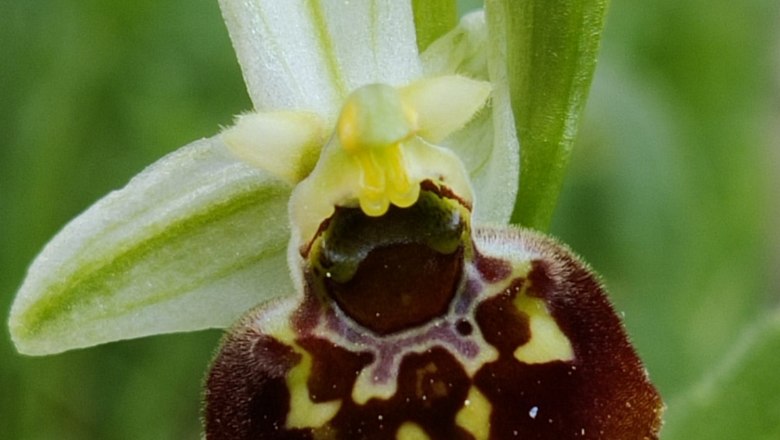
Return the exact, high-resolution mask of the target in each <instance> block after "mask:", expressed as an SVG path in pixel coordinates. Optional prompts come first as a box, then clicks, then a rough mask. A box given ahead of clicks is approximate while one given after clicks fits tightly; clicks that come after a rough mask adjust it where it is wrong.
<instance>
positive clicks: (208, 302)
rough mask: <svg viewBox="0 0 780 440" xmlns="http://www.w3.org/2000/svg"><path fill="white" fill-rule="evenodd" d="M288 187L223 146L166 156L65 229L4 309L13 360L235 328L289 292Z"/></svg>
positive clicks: (197, 146) (204, 145)
mask: <svg viewBox="0 0 780 440" xmlns="http://www.w3.org/2000/svg"><path fill="white" fill-rule="evenodd" d="M289 194H290V187H289V186H288V185H286V184H283V183H281V182H280V181H278V180H276V179H272V178H269V177H268V176H267V175H266V174H264V173H263V172H261V171H259V170H257V169H255V168H252V167H250V166H248V165H246V164H244V163H243V162H240V161H237V160H235V159H234V158H233V157H232V156H231V155H230V153H229V152H228V151H227V149H226V147H225V146H224V145H223V144H222V143H221V142H220V141H219V140H218V138H212V139H205V140H201V141H197V142H194V143H193V144H190V145H189V146H186V147H184V148H182V149H180V150H178V151H177V152H175V153H172V154H170V155H169V156H166V157H165V158H163V159H161V160H160V161H158V162H157V163H155V164H154V165H152V166H150V167H149V168H147V169H146V170H145V171H144V172H142V173H141V174H139V175H138V176H136V177H135V178H134V179H133V180H131V181H130V183H128V185H127V186H126V187H125V188H123V189H121V190H119V191H115V192H113V193H111V194H109V195H107V196H106V197H104V198H103V199H101V200H100V201H98V202H97V203H96V204H95V205H93V206H92V207H91V208H89V209H88V210H87V211H86V212H84V213H83V214H81V215H80V216H79V217H77V218H76V219H74V220H73V221H72V222H71V223H69V224H68V225H66V226H65V228H63V230H62V231H61V232H60V233H59V234H57V236H55V237H54V239H52V241H51V242H50V243H49V244H48V245H47V246H46V247H45V248H44V249H43V251H42V252H41V253H40V254H39V255H38V257H37V258H36V260H35V261H34V262H33V264H32V266H31V267H30V269H29V272H28V275H27V278H26V280H25V281H24V284H23V285H22V287H21V289H20V290H19V293H18V294H17V297H16V300H15V302H14V305H13V307H12V310H11V316H10V320H9V321H10V322H9V324H10V329H11V335H12V338H13V340H14V342H15V343H16V345H17V348H18V349H19V351H20V352H22V353H26V354H36V355H41V354H50V353H58V352H61V351H65V350H69V349H73V348H80V347H88V346H91V345H95V344H100V343H104V342H109V341H114V340H120V339H129V338H135V337H141V336H146V335H152V334H158V333H169V332H179V331H190V330H198V329H203V328H210V327H224V326H227V325H230V324H231V323H232V322H233V321H234V320H235V319H236V318H237V317H238V316H240V315H241V314H242V313H243V312H244V311H245V310H247V309H248V308H250V307H251V306H253V305H255V304H257V303H258V302H260V301H262V300H263V299H266V298H270V297H275V296H280V295H285V294H290V293H292V292H293V287H292V284H291V281H290V279H289V276H288V271H287V269H286V245H287V240H288V238H289V230H288V220H287V213H286V202H287V199H288V198H289Z"/></svg>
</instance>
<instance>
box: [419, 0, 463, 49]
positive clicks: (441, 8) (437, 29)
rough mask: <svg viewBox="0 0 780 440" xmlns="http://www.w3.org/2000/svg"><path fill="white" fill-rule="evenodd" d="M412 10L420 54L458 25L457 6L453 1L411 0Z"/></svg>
mask: <svg viewBox="0 0 780 440" xmlns="http://www.w3.org/2000/svg"><path fill="white" fill-rule="evenodd" d="M412 9H413V11H414V27H415V30H416V31H417V47H418V48H419V49H420V52H422V51H424V50H425V49H427V48H428V46H430V45H431V43H433V42H434V41H435V40H436V39H437V38H439V37H441V36H442V35H444V34H446V33H447V32H449V31H450V29H452V28H454V27H455V25H456V24H457V23H458V5H457V3H456V2H455V1H454V0H412Z"/></svg>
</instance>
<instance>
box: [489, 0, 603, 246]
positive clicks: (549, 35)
mask: <svg viewBox="0 0 780 440" xmlns="http://www.w3.org/2000/svg"><path fill="white" fill-rule="evenodd" d="M485 6H486V14H487V20H488V26H489V27H490V30H491V32H497V33H498V34H499V35H500V36H502V37H503V38H504V39H505V40H506V45H507V47H506V55H507V74H508V77H509V90H510V94H511V100H512V109H513V111H514V117H515V125H516V127H517V132H518V137H519V138H520V145H521V148H522V154H521V157H520V162H521V164H520V176H521V177H520V190H519V192H518V196H517V201H516V203H515V208H514V212H513V214H512V222H513V223H517V224H520V225H523V226H528V227H531V228H535V229H539V230H546V229H547V228H548V226H549V224H550V220H551V219H552V214H553V210H554V209H555V204H556V202H557V199H558V193H559V192H560V188H561V184H562V182H563V177H564V174H565V172H566V168H567V164H568V161H569V157H570V154H571V148H572V143H573V141H574V137H575V135H576V131H577V124H578V120H579V116H580V113H581V111H582V109H583V107H584V106H585V101H586V99H587V96H588V90H589V88H590V83H591V79H592V77H593V70H594V68H595V66H596V56H597V52H598V48H599V41H600V39H601V32H602V28H603V24H604V13H605V11H606V6H607V0H523V1H517V0H488V1H486V5H485Z"/></svg>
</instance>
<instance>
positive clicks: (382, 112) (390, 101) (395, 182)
mask: <svg viewBox="0 0 780 440" xmlns="http://www.w3.org/2000/svg"><path fill="white" fill-rule="evenodd" d="M416 124H417V114H416V112H415V111H414V110H413V109H412V108H410V107H409V106H407V105H404V103H403V102H402V99H401V94H400V93H399V92H398V90H397V89H396V88H394V87H391V86H388V85H385V84H370V85H367V86H364V87H361V88H360V89H358V90H356V91H355V92H354V93H352V95H350V96H349V98H347V101H346V102H345V104H344V108H343V109H342V111H341V115H340V117H339V120H338V125H337V127H336V134H337V135H338V139H339V142H340V143H341V146H342V148H343V149H344V151H346V152H347V153H348V154H349V155H350V156H351V157H352V158H353V160H354V161H355V163H356V164H357V166H358V168H359V170H360V181H359V190H358V200H359V202H360V208H361V209H362V210H363V212H365V213H366V214H367V215H369V216H373V217H377V216H380V215H382V214H384V213H385V212H387V208H388V207H389V206H390V204H391V203H392V204H393V205H396V206H399V207H402V208H405V207H408V206H411V205H412V204H413V203H414V202H415V201H417V197H418V196H419V193H420V188H419V186H418V185H417V184H416V183H413V182H412V181H411V179H410V178H409V173H408V172H407V167H408V165H407V163H406V158H405V156H404V150H403V148H402V142H404V141H405V140H407V139H409V138H410V137H412V136H413V135H414V134H415V133H416V130H417V127H416Z"/></svg>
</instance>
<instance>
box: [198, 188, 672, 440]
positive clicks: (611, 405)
mask: <svg viewBox="0 0 780 440" xmlns="http://www.w3.org/2000/svg"><path fill="white" fill-rule="evenodd" d="M308 249H310V252H309V253H308V254H307V255H306V260H305V261H306V262H307V263H306V267H304V268H303V271H304V280H305V292H304V293H303V295H301V296H294V297H290V298H287V299H283V300H279V301H276V302H273V303H269V304H266V305H263V306H260V307H259V308H257V309H255V310H254V311H252V312H251V313H250V314H249V315H247V317H246V318H245V319H244V320H243V321H242V322H241V323H240V324H239V325H238V326H237V327H236V328H235V329H234V330H233V331H232V332H231V334H230V335H229V336H228V337H227V338H226V339H225V341H224V342H223V346H222V348H221V351H220V352H219V354H218V355H217V357H216V359H215V361H214V364H213V366H212V369H211V372H210V374H209V377H208V380H207V387H206V407H205V429H206V434H207V438H209V439H265V438H268V439H372V440H373V439H399V440H411V439H425V438H429V439H515V438H517V439H579V438H594V439H655V438H658V431H659V429H660V423H661V422H660V421H661V413H662V410H663V404H662V402H661V399H660V397H659V395H658V393H657V392H656V390H655V389H654V388H653V386H652V384H651V383H650V382H649V380H648V378H647V375H646V373H645V370H644V368H643V366H642V364H641V362H640V360H639V358H638V357H637V356H636V354H635V352H634V350H633V348H632V347H631V345H630V343H629V342H628V339H627V337H626V334H625V331H624V329H623V327H622V324H621V322H620V319H619V318H618V317H617V315H616V314H615V312H614V310H613V309H612V307H611V305H610V303H609V301H608V299H607V297H606V295H605V292H604V290H603V288H602V286H601V285H600V283H599V282H598V280H597V278H596V276H595V275H594V274H593V273H592V272H591V271H590V270H589V269H588V268H587V266H586V265H584V264H583V263H582V262H581V261H580V260H579V259H577V258H576V257H575V256H574V255H572V254H571V252H569V251H568V250H567V249H566V248H565V247H564V246H562V245H560V244H558V243H556V242H555V241H553V240H551V239H549V238H547V237H544V236H542V235H540V234H536V233H533V232H529V231H523V230H518V229H514V228H486V229H476V230H474V231H472V230H471V228H470V225H469V219H468V209H467V208H465V207H463V206H462V205H460V203H459V202H458V201H457V200H455V199H453V198H450V197H447V196H446V195H445V194H444V192H436V191H424V192H423V195H422V196H421V198H420V201H418V203H417V204H416V205H414V206H413V207H410V208H405V209H400V208H393V209H391V211H389V212H388V214H386V215H384V216H382V217H374V218H370V217H367V216H365V215H363V214H362V213H361V212H360V211H358V210H353V209H348V208H339V209H337V211H336V213H335V214H334V216H333V217H332V218H331V219H329V220H328V222H327V223H326V224H325V225H324V227H323V228H321V230H320V232H319V234H318V237H316V239H315V240H314V241H313V243H312V246H310V247H309V248H308Z"/></svg>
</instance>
